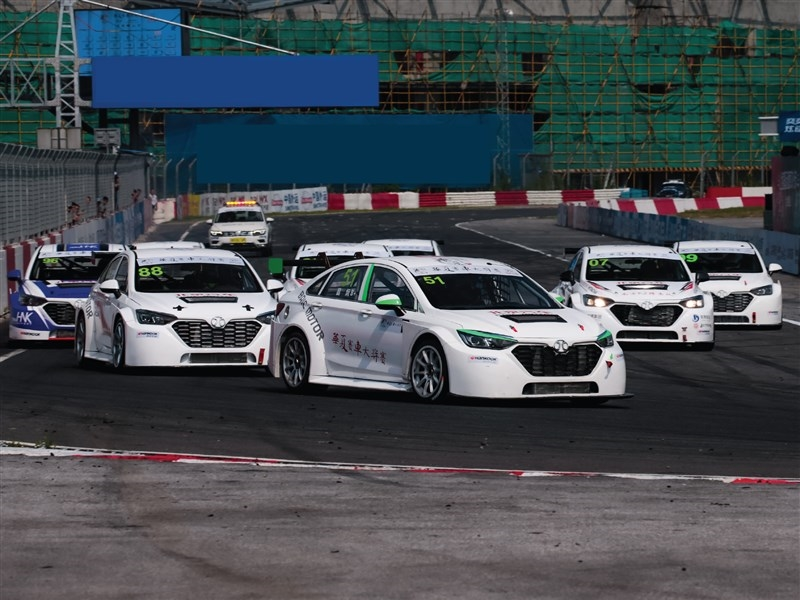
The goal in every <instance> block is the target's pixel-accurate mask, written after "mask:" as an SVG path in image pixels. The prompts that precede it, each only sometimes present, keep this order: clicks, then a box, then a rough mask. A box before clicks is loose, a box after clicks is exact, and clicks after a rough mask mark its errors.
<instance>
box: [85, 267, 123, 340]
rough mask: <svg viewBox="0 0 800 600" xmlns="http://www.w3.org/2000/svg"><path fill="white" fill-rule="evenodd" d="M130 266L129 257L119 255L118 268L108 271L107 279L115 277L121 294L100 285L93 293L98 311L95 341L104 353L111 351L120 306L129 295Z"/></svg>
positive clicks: (95, 308)
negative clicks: (108, 290) (106, 290)
mask: <svg viewBox="0 0 800 600" xmlns="http://www.w3.org/2000/svg"><path fill="white" fill-rule="evenodd" d="M112 266H113V264H112ZM128 267H129V259H128V257H127V256H121V257H119V262H118V263H117V268H116V270H114V269H113V268H112V269H110V270H109V271H108V275H109V276H108V277H107V279H115V280H116V281H117V283H118V284H119V291H120V294H119V296H117V295H116V294H114V293H109V292H104V291H102V290H100V289H99V287H98V288H96V289H95V292H93V293H92V295H93V302H94V310H95V311H96V314H97V321H98V322H97V323H96V327H95V341H96V343H97V349H98V350H99V351H100V352H103V353H110V352H111V344H112V338H113V334H114V320H115V319H116V317H117V314H118V313H119V310H120V306H121V305H122V303H124V302H125V299H127V297H128ZM101 283H102V281H101Z"/></svg>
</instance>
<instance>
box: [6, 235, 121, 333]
mask: <svg viewBox="0 0 800 600" xmlns="http://www.w3.org/2000/svg"><path fill="white" fill-rule="evenodd" d="M122 250H124V246H122V245H121V244H91V243H89V244H44V245H42V246H37V247H36V248H35V249H34V251H33V254H32V255H31V259H30V262H29V263H28V267H27V269H25V273H24V274H23V273H22V272H21V271H19V270H13V271H10V272H9V273H8V279H9V281H11V282H13V283H15V284H16V286H17V287H16V290H15V291H13V292H11V294H10V295H9V306H10V309H11V310H10V313H11V314H10V315H9V316H10V318H9V326H8V337H9V340H11V341H12V342H25V341H29V342H46V341H65V340H72V339H73V337H74V334H75V310H76V309H77V307H79V306H80V305H81V304H83V302H84V300H86V297H87V296H88V295H89V290H90V289H91V288H92V285H93V284H94V282H95V281H97V278H98V277H99V276H100V273H102V271H103V269H104V268H105V267H106V265H107V264H108V263H109V262H110V261H111V259H112V258H114V256H116V254H117V253H118V252H122Z"/></svg>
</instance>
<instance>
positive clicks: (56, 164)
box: [0, 144, 155, 245]
mask: <svg viewBox="0 0 800 600" xmlns="http://www.w3.org/2000/svg"><path fill="white" fill-rule="evenodd" d="M152 161H153V159H152V157H150V156H149V155H125V154H106V153H102V152H94V151H84V150H39V149H37V148H31V147H28V146H19V145H14V144H0V243H2V244H4V245H5V244H12V243H14V242H18V241H21V240H25V239H29V238H32V237H35V236H38V235H42V234H45V233H48V232H52V231H57V230H60V229H64V228H65V227H68V226H69V225H70V224H71V223H72V222H83V221H86V220H88V219H92V218H96V217H97V216H98V210H97V204H96V203H97V200H100V199H101V198H102V197H103V196H108V198H109V201H110V202H109V204H110V210H111V211H114V210H122V209H124V208H127V207H128V206H130V205H131V204H133V203H134V202H135V201H142V202H143V201H144V200H145V198H146V196H147V191H148V190H149V189H150V188H151V187H153V186H152V185H151V184H150V181H151V180H152V179H154V176H155V175H154V173H152V170H153V169H152ZM135 190H140V192H139V195H138V197H136V198H134V191H135ZM73 202H75V203H76V204H78V206H79V212H77V214H75V213H70V211H69V205H70V204H71V203H73Z"/></svg>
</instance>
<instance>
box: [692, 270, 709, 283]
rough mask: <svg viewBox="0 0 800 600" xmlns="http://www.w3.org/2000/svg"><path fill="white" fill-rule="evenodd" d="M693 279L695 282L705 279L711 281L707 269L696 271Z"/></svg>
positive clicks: (701, 281) (704, 280) (703, 281)
mask: <svg viewBox="0 0 800 600" xmlns="http://www.w3.org/2000/svg"><path fill="white" fill-rule="evenodd" d="M695 281H697V283H705V282H706V281H711V277H709V276H708V272H707V271H698V272H697V274H696V275H695Z"/></svg>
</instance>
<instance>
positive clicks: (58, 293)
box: [22, 279, 94, 299]
mask: <svg viewBox="0 0 800 600" xmlns="http://www.w3.org/2000/svg"><path fill="white" fill-rule="evenodd" d="M93 285H94V281H74V280H64V281H61V280H58V279H48V280H47V281H26V282H25V283H24V284H23V285H22V287H23V289H24V290H25V293H26V294H30V295H31V296H40V297H43V298H52V299H59V298H64V299H67V298H86V297H87V296H88V295H89V291H90V290H91V289H92V286H93Z"/></svg>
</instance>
